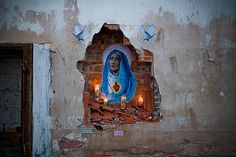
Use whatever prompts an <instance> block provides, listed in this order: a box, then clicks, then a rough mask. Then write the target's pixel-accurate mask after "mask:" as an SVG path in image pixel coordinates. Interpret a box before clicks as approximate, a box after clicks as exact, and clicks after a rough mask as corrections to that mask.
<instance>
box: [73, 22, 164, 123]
mask: <svg viewBox="0 0 236 157" xmlns="http://www.w3.org/2000/svg"><path fill="white" fill-rule="evenodd" d="M114 44H120V45H123V46H125V47H127V48H128V49H129V51H130V52H131V57H130V58H132V61H131V64H130V69H131V71H132V73H133V75H134V77H135V79H136V90H135V93H134V96H133V97H132V99H131V100H130V101H128V102H126V103H125V109H124V108H123V109H122V107H121V105H122V103H116V104H109V103H108V104H106V103H105V102H104V99H106V98H105V97H104V96H103V95H101V94H100V93H99V92H98V90H97V89H98V88H101V83H102V79H103V70H104V68H105V67H104V62H103V61H104V60H103V59H104V55H105V54H104V53H106V52H105V51H106V50H107V49H109V47H110V46H112V45H114ZM152 66H153V53H152V52H150V51H148V50H144V53H143V54H139V53H137V52H136V49H135V48H134V47H133V46H132V45H131V43H130V42H129V39H128V38H127V37H125V36H124V34H123V32H122V31H121V29H120V27H119V25H117V24H106V23H105V24H104V25H103V26H102V28H101V30H100V31H99V32H98V33H97V34H95V35H94V36H93V40H92V43H91V45H89V46H88V47H87V49H86V53H85V57H84V59H83V60H81V61H78V62H77V68H78V70H79V71H80V72H81V73H82V74H83V76H84V79H85V85H84V95H83V104H84V112H85V113H84V124H85V125H88V124H93V125H94V126H101V125H104V124H114V125H120V124H133V123H135V122H141V121H144V122H147V121H149V122H160V120H161V119H162V116H161V114H160V104H161V95H160V92H159V87H158V84H157V82H156V79H155V78H154V76H153V74H152V68H153V67H152ZM100 91H101V89H100ZM98 93H99V94H98Z"/></svg>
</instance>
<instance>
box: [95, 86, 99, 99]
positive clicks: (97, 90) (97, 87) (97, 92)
mask: <svg viewBox="0 0 236 157" xmlns="http://www.w3.org/2000/svg"><path fill="white" fill-rule="evenodd" d="M95 94H96V96H99V84H96V85H95Z"/></svg>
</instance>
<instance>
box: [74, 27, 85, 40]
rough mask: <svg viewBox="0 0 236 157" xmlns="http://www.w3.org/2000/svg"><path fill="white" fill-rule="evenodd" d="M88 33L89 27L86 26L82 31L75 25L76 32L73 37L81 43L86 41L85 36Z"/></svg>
mask: <svg viewBox="0 0 236 157" xmlns="http://www.w3.org/2000/svg"><path fill="white" fill-rule="evenodd" d="M87 31H88V27H87V25H86V26H84V28H83V29H82V30H81V27H80V26H79V25H75V30H74V32H73V35H74V36H75V37H76V38H77V39H78V40H79V41H81V40H82V41H84V38H85V34H86V33H87Z"/></svg>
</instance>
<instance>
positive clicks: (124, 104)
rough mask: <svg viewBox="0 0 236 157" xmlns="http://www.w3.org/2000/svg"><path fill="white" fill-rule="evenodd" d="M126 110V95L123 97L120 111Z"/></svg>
mask: <svg viewBox="0 0 236 157" xmlns="http://www.w3.org/2000/svg"><path fill="white" fill-rule="evenodd" d="M125 108H126V95H122V96H121V103H120V109H122V110H124V109H125Z"/></svg>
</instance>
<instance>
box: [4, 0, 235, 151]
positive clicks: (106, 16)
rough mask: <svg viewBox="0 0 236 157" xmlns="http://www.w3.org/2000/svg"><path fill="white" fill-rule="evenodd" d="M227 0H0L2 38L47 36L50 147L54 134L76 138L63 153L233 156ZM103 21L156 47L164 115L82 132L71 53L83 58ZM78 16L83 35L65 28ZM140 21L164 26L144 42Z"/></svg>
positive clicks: (231, 27) (231, 30) (80, 82)
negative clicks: (84, 28)
mask: <svg viewBox="0 0 236 157" xmlns="http://www.w3.org/2000/svg"><path fill="white" fill-rule="evenodd" d="M234 6H235V2H234V1H233V0H229V1H224V2H223V1H220V0H216V1H211V0H207V1H194V0H192V1H191V0H189V1H188V0H182V1H168V2H166V1H162V0H158V1H156V0H148V1H141V0H139V1H134V0H128V1H127V0H122V1H112V2H111V1H109V0H102V1H87V0H81V1H76V0H68V1H64V2H63V1H54V0H52V1H46V0H42V1H31V0H24V1H2V0H1V1H0V19H1V20H0V34H1V36H0V42H14V43H15V42H36V43H46V42H47V43H50V44H51V49H52V51H53V52H52V53H51V58H52V67H51V73H50V74H51V79H52V82H51V87H52V89H53V90H54V95H53V101H52V108H51V113H50V114H51V118H52V126H51V127H52V128H51V129H52V149H53V152H54V154H57V153H59V154H60V152H58V151H59V141H61V140H62V137H64V136H65V137H66V139H70V140H75V139H77V140H78V139H79V140H80V141H82V142H81V143H83V144H82V145H80V144H77V145H69V144H67V146H68V145H69V146H71V147H73V146H74V147H73V148H74V149H71V150H72V151H71V152H65V154H64V155H65V156H67V155H68V156H72V155H73V154H74V155H75V156H76V154H81V152H83V153H99V152H100V153H108V154H109V153H110V154H111V155H117V156H119V155H122V154H123V155H124V154H125V155H127V154H133V155H134V156H135V155H137V154H143V155H150V154H157V155H158V154H159V155H161V154H165V153H174V154H179V155H181V156H183V155H191V156H194V155H204V154H218V155H221V154H222V155H223V154H225V155H226V154H229V155H235V153H236V136H235V133H236V125H235V121H234V120H235V118H236V114H235V111H236V106H235V103H236V100H235V99H236V94H235V90H236V84H235V83H234V81H235V79H236V74H235V68H236V67H235V65H236V64H235V62H236V56H235V48H236V39H235V36H236V30H235V28H236V9H235V8H234ZM105 22H106V23H114V24H119V25H120V27H121V30H122V31H123V33H124V35H125V36H126V37H128V38H129V39H130V42H131V44H132V45H133V46H134V47H135V48H136V49H137V50H139V51H140V53H143V52H142V48H145V49H148V50H150V51H151V52H153V53H154V74H155V78H156V79H157V82H158V84H159V86H160V92H161V94H162V105H161V106H162V113H163V116H164V120H163V123H162V124H159V125H156V124H149V123H136V124H134V125H124V126H121V127H118V128H113V129H108V130H105V131H103V132H95V133H93V134H89V135H83V136H81V133H80V131H79V130H78V129H77V127H78V126H79V125H80V124H81V121H82V119H83V105H82V93H83V87H84V78H83V75H82V74H81V73H80V72H79V71H78V70H77V68H76V62H77V61H78V60H82V59H83V57H84V54H85V49H86V47H87V46H88V44H89V42H90V41H91V40H92V37H93V35H94V34H95V33H97V32H98V31H99V29H100V28H101V27H102V25H103V24H104V23H105ZM77 23H79V24H81V25H88V35H87V36H86V38H85V41H83V42H79V41H78V40H76V38H74V36H73V35H72V32H73V31H74V30H73V26H74V25H75V24H77ZM142 24H144V25H150V24H153V25H154V26H156V28H162V29H163V32H164V35H163V36H162V39H161V41H163V42H159V43H158V42H157V40H150V41H143V40H142V35H141V32H140V26H141V25H142ZM117 130H121V131H123V133H124V134H123V136H119V137H117V136H114V131H117ZM85 136H86V138H85ZM64 141H65V140H64ZM62 144H63V143H60V145H62ZM64 144H65V143H64ZM64 146H65V145H64ZM69 146H68V147H69ZM66 148H67V147H66ZM69 148H70V147H69ZM66 150H70V149H66Z"/></svg>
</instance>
